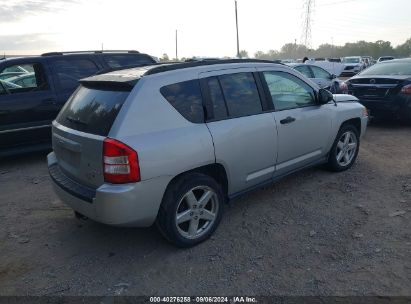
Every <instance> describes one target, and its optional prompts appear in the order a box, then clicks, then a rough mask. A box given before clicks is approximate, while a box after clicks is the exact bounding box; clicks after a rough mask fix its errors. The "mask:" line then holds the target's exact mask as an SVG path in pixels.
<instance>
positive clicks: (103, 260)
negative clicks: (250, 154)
mask: <svg viewBox="0 0 411 304" xmlns="http://www.w3.org/2000/svg"><path fill="white" fill-rule="evenodd" d="M0 208H1V209H0V210H1V212H0V223H1V224H0V257H1V259H0V294H1V295H103V296H104V295H107V296H109V295H118V294H122V295H155V294H161V295H179V296H181V295H199V294H201V295H223V294H225V295H227V294H230V295H234V294H247V295H274V294H275V295H408V296H411V233H410V231H411V127H404V126H392V125H377V126H371V127H370V128H369V130H368V133H367V134H366V136H365V138H364V139H363V142H362V147H361V151H360V155H359V159H358V162H357V164H356V165H355V166H354V167H353V168H352V169H351V170H349V171H348V172H344V173H339V174H335V173H330V172H327V171H325V170H323V169H321V168H314V169H310V170H306V171H304V172H301V173H298V174H294V175H292V176H289V177H288V178H286V179H284V180H282V181H281V182H279V183H277V184H275V185H273V186H272V187H269V188H266V189H263V190H260V191H257V192H255V193H252V194H250V195H248V196H246V197H243V198H242V199H239V200H237V201H235V202H234V203H233V204H232V205H231V206H229V207H227V208H226V213H225V216H224V218H223V221H222V223H221V225H220V227H219V229H218V230H217V232H216V233H215V235H214V237H213V238H212V239H211V240H209V241H207V242H205V243H203V244H201V245H199V246H197V247H196V248H192V249H187V250H181V249H176V248H174V247H172V246H170V245H169V244H168V243H166V242H165V241H163V239H162V238H161V236H160V235H159V233H158V232H157V231H156V229H155V228H149V229H130V228H127V229H125V228H113V227H108V226H104V225H100V224H97V223H93V222H92V221H79V220H76V219H75V218H74V217H73V213H72V211H71V210H69V209H68V208H67V207H65V206H64V205H63V204H62V203H61V202H60V201H59V200H58V199H57V197H56V195H55V194H54V193H53V191H52V188H51V185H50V180H49V177H48V173H47V167H46V163H45V154H40V155H35V156H32V157H19V158H16V159H9V160H2V161H1V162H0Z"/></svg>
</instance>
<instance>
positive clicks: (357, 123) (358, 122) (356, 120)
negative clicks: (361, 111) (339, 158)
mask: <svg viewBox="0 0 411 304" xmlns="http://www.w3.org/2000/svg"><path fill="white" fill-rule="evenodd" d="M346 125H352V126H354V127H355V128H356V129H357V132H358V135H359V136H360V135H361V118H359V117H356V118H350V119H347V120H345V121H343V122H342V123H341V125H340V128H339V129H338V132H339V131H340V130H341V129H342V127H344V126H346ZM338 132H337V134H338Z"/></svg>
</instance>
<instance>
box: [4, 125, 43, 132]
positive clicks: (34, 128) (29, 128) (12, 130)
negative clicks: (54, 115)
mask: <svg viewBox="0 0 411 304" xmlns="http://www.w3.org/2000/svg"><path fill="white" fill-rule="evenodd" d="M49 127H51V124H48V125H41V126H35V127H27V128H18V129H10V130H0V134H5V133H12V132H20V131H27V130H36V129H42V128H49Z"/></svg>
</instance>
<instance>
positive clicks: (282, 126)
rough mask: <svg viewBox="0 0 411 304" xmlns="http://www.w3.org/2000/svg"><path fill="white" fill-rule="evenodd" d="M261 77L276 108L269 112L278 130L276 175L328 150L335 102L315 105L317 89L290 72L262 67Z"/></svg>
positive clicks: (300, 165)
mask: <svg viewBox="0 0 411 304" xmlns="http://www.w3.org/2000/svg"><path fill="white" fill-rule="evenodd" d="M262 70H263V69H262ZM261 78H262V79H263V80H264V82H263V83H264V85H266V88H267V91H268V92H269V95H270V96H271V99H272V103H273V105H274V108H275V111H274V112H273V113H272V114H273V116H274V119H275V121H276V123H277V130H278V156H277V160H276V172H275V176H281V175H283V174H286V173H288V172H290V171H294V170H296V169H299V168H301V167H303V166H305V165H308V164H311V163H313V162H315V161H317V160H319V159H321V158H322V157H324V156H325V155H326V154H327V152H328V151H327V150H326V148H327V145H328V142H329V139H330V136H331V122H332V118H331V117H332V116H331V114H332V112H331V111H332V107H334V105H331V104H329V105H323V106H320V105H318V104H317V102H316V89H314V88H313V87H311V86H310V85H309V84H308V83H306V82H305V81H304V80H303V79H302V78H300V77H298V76H297V75H294V74H292V73H290V72H287V71H272V70H265V71H262V73H261Z"/></svg>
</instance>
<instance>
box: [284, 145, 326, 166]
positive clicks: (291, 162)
mask: <svg viewBox="0 0 411 304" xmlns="http://www.w3.org/2000/svg"><path fill="white" fill-rule="evenodd" d="M321 154H322V152H321V150H316V151H313V152H311V153H308V154H304V155H302V156H299V157H297V158H293V159H291V160H287V161H285V162H283V163H281V164H277V168H276V169H277V170H281V169H284V168H286V167H289V166H291V165H294V164H296V163H299V162H302V161H304V160H306V159H309V158H312V157H315V156H318V155H321Z"/></svg>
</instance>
